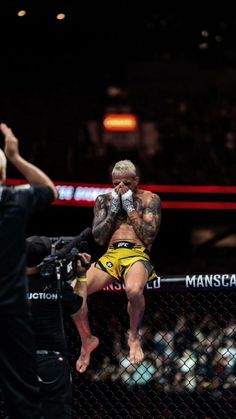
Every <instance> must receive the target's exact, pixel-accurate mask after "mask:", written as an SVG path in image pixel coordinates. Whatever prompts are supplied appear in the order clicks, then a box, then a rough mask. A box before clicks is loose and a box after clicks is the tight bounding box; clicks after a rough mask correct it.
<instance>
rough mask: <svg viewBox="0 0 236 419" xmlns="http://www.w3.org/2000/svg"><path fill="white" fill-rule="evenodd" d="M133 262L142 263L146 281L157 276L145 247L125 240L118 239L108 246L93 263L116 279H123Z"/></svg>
mask: <svg viewBox="0 0 236 419" xmlns="http://www.w3.org/2000/svg"><path fill="white" fill-rule="evenodd" d="M135 262H142V263H143V264H144V266H145V267H146V269H147V271H148V275H149V276H148V281H152V280H153V279H155V278H156V277H157V274H156V272H155V271H154V268H153V266H152V264H151V262H150V257H149V254H148V251H147V250H146V249H145V247H144V246H141V245H137V244H135V243H130V242H127V241H119V242H116V243H113V244H112V245H111V246H109V247H108V249H107V252H106V253H105V254H104V255H103V256H101V257H100V259H98V261H97V262H96V263H95V267H96V268H98V269H101V270H102V271H105V272H107V273H108V274H109V275H111V276H112V277H114V278H116V279H117V280H118V281H124V280H125V277H126V275H127V273H128V272H129V270H130V268H131V266H132V265H133V264H134V263H135Z"/></svg>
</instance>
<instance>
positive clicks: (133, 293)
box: [125, 285, 143, 300]
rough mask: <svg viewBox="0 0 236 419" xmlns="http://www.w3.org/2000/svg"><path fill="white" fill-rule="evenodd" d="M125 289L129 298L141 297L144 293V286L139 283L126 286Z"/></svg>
mask: <svg viewBox="0 0 236 419" xmlns="http://www.w3.org/2000/svg"><path fill="white" fill-rule="evenodd" d="M125 291H126V295H127V298H128V300H133V299H136V298H138V297H140V296H141V295H142V294H143V287H141V286H139V285H136V286H134V285H133V286H132V285H131V286H126V288H125Z"/></svg>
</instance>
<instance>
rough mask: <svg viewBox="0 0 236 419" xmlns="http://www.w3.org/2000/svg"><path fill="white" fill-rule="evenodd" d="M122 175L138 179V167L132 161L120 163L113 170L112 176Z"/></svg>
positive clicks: (121, 161)
mask: <svg viewBox="0 0 236 419" xmlns="http://www.w3.org/2000/svg"><path fill="white" fill-rule="evenodd" d="M117 174H121V175H129V176H133V177H136V176H137V172H136V167H135V165H134V164H133V163H132V161H130V160H120V161H118V162H117V163H116V164H115V166H114V167H113V169H112V176H114V175H117Z"/></svg>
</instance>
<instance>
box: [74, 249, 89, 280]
mask: <svg viewBox="0 0 236 419" xmlns="http://www.w3.org/2000/svg"><path fill="white" fill-rule="evenodd" d="M79 257H80V259H79V260H78V261H77V275H78V276H82V275H85V273H86V271H87V270H88V268H89V267H90V261H91V255H89V254H88V253H79Z"/></svg>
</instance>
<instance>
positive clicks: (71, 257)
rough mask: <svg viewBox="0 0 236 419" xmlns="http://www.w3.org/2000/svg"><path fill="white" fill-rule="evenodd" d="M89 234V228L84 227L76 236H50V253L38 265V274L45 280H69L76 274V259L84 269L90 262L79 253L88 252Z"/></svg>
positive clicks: (90, 233)
mask: <svg viewBox="0 0 236 419" xmlns="http://www.w3.org/2000/svg"><path fill="white" fill-rule="evenodd" d="M91 236H92V232H91V228H86V229H85V230H84V231H82V233H80V234H79V235H78V236H76V237H59V238H55V237H53V238H50V240H51V243H52V244H51V254H50V255H49V256H46V257H45V258H44V259H43V261H42V262H41V263H40V264H39V265H38V267H39V271H40V275H41V276H42V277H43V278H44V279H45V280H50V279H53V278H54V279H63V280H65V281H68V282H71V281H72V280H73V279H74V278H75V277H76V274H77V262H78V260H80V262H81V265H82V267H84V268H85V269H88V268H89V266H90V263H85V262H84V261H83V259H82V258H81V256H80V253H83V252H86V253H90V250H89V239H90V238H91Z"/></svg>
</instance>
